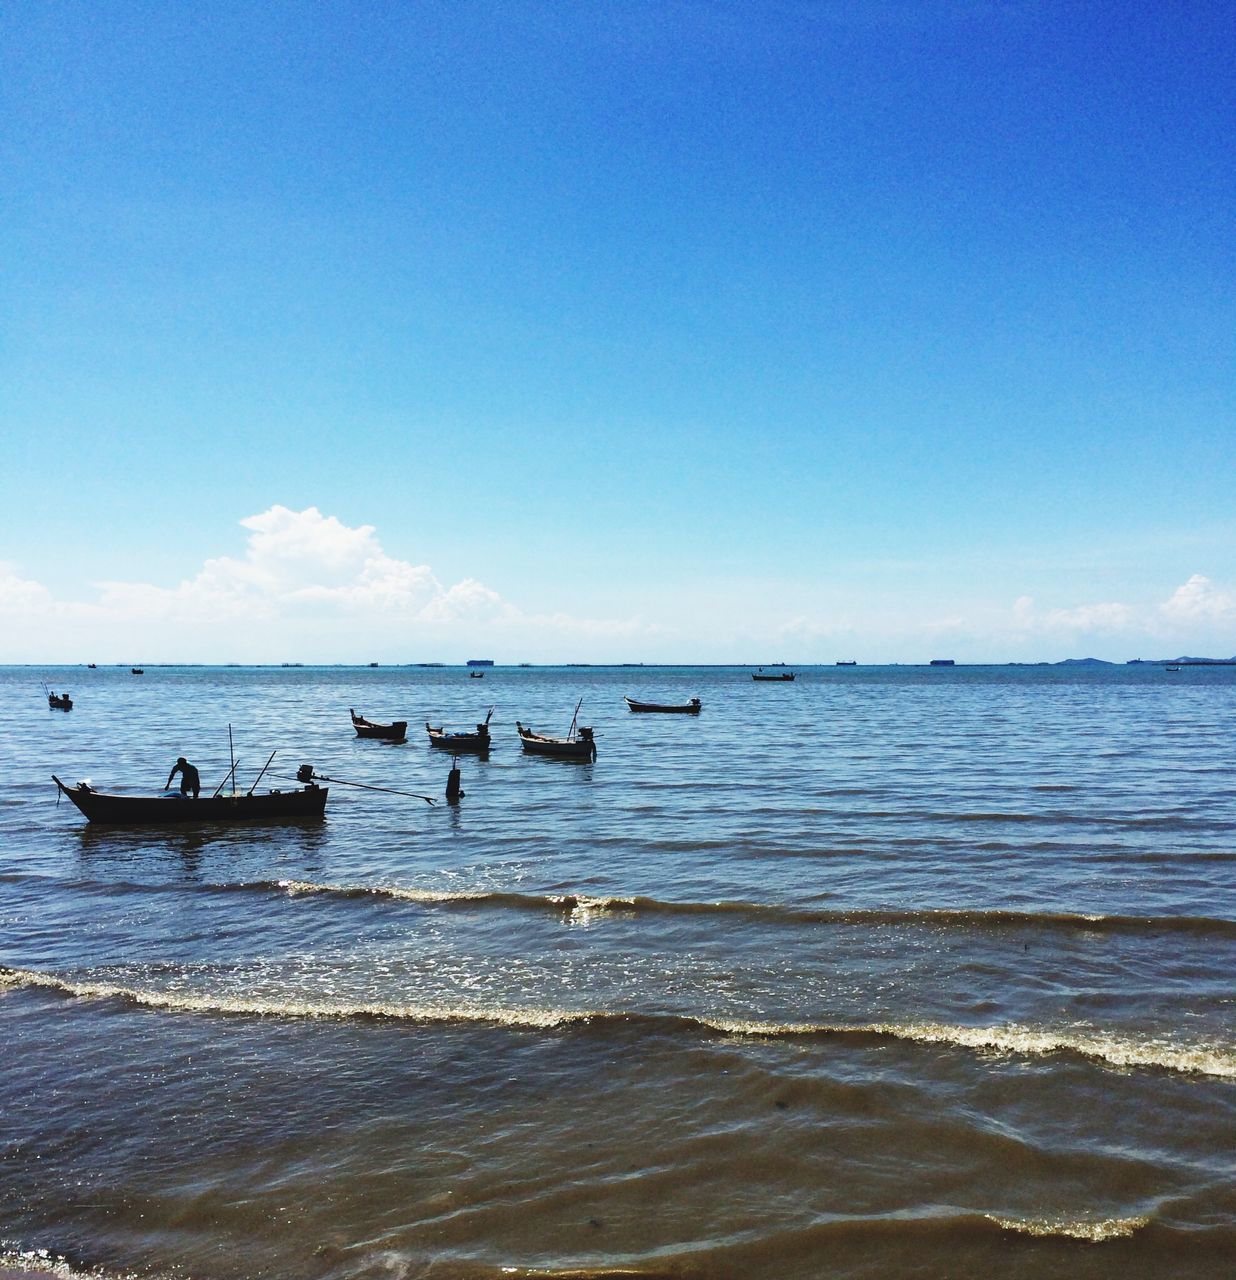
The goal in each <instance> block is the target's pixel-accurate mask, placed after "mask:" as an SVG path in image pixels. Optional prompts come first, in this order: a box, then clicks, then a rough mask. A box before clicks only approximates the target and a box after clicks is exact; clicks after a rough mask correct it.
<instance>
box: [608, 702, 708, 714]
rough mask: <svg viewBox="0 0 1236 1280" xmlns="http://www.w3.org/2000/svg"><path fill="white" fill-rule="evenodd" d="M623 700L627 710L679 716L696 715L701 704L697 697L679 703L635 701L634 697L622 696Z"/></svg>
mask: <svg viewBox="0 0 1236 1280" xmlns="http://www.w3.org/2000/svg"><path fill="white" fill-rule="evenodd" d="M623 702H625V703H626V704H627V709H628V710H629V711H659V712H662V713H665V714H667V715H679V716H697V715H699V713H700V707H701V706H702V705H703V704H702V703H701V702H700V700H699V699H698V698H692V699H691V701H690V702H680V703H667V702H636V701H635V699H634V698H623Z"/></svg>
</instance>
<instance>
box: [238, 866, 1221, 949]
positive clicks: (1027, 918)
mask: <svg viewBox="0 0 1236 1280" xmlns="http://www.w3.org/2000/svg"><path fill="white" fill-rule="evenodd" d="M221 887H223V886H221ZM227 887H229V888H230V887H232V886H227ZM235 887H236V888H240V889H248V890H264V891H274V892H281V893H286V894H289V895H291V896H308V895H321V896H324V897H333V898H342V899H389V900H392V901H401V902H411V903H417V904H419V905H422V906H431V907H433V906H440V907H480V908H508V909H515V910H523V911H543V912H551V913H554V914H557V915H567V916H571V915H588V916H604V915H681V916H693V915H705V916H740V917H746V918H748V919H751V920H755V921H762V922H769V923H778V922H781V923H786V924H834V925H867V926H881V925H893V926H897V925H900V926H917V927H926V928H953V929H1033V928H1063V929H1081V930H1085V931H1087V932H1092V933H1167V932H1170V933H1197V934H1215V935H1219V936H1223V937H1232V938H1236V920H1226V919H1222V918H1220V917H1213V916H1130V915H1107V914H1104V913H1101V912H1096V913H1090V912H1075V911H1047V912H1040V911H1017V910H1012V909H1006V908H993V909H991V910H975V909H966V908H958V909H953V908H940V909H930V908H929V909H924V910H915V911H907V910H903V909H897V908H884V907H853V908H847V907H837V908H820V907H796V906H793V905H780V904H776V903H762V902H746V901H741V900H731V901H719V902H667V901H663V900H661V899H659V898H652V897H647V896H644V895H641V894H633V895H630V896H622V895H606V894H595V895H591V894H583V893H561V894H533V893H516V892H508V891H502V890H486V889H457V890H451V889H410V888H400V887H397V886H390V885H373V886H365V885H333V884H318V883H315V882H313V881H308V880H259V881H253V882H250V883H248V884H244V885H238V886H235Z"/></svg>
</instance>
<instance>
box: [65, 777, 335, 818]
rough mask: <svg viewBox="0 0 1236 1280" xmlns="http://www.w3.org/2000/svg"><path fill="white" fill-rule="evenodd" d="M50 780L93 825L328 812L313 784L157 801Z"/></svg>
mask: <svg viewBox="0 0 1236 1280" xmlns="http://www.w3.org/2000/svg"><path fill="white" fill-rule="evenodd" d="M52 781H53V782H54V783H55V784H56V786H57V787H59V789H60V791H61V793H62V794H63V795H66V796H68V798H69V799H70V800H72V801H73V803H74V804H75V805H76V806H77V807H78V809H79V810H81V812H82V813H83V814H84V815H85V817H86V820H87V821H89V822H99V823H110V824H111V825H113V826H123V827H155V826H163V825H165V824H170V823H177V824H179V823H185V822H199V823H237V822H289V821H293V820H295V819H298V818H320V817H322V815H323V813H324V811H325V809H326V795H327V788H326V787H319V786H317V785H316V784H315V783H313V782H310V783H309V784H308V785H307V786H305V787H303V788H298V789H296V790H293V791H265V792H261V793H258V792H239V793H237V794H236V795H218V796H199V797H198V798H197V799H196V800H195V799H193V798H192V797H190V796H184V795H181V794H180V792H178V791H175V792H169V793H168V794H166V795H158V796H126V795H116V794H114V793H111V792H107V791H96V790H95V789H94V788H93V787H92V786H91V785H90V784H89V783H87V782H79V783H78V784H77V786H75V787H69V786H65V784H64V783H63V782H61V781H60V779H59V778H57V777H56V775H55V774H52Z"/></svg>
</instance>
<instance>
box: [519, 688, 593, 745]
mask: <svg viewBox="0 0 1236 1280" xmlns="http://www.w3.org/2000/svg"><path fill="white" fill-rule="evenodd" d="M583 705H584V700H583V698H580V700H579V701H578V702H577V703H576V704H575V714H574V715H573V716H572V717H571V727H570V728H569V729H568V730H567V736H566V737H565V738H550V737H547V736H546V735H545V734H543V733H533V732H532V730H531V729H525V728H524V726H523V725H522V724H520V723H519V721H518V720H516V721H515V728H516V729H517V730H518V731H519V740H520V742H522V743H523V746H524V750H525V751H526V752H527V753H528V754H529V755H534V756H553V757H554V758H555V759H558V760H595V759H596V758H597V744H596V742H595V741H594V740H593V737H592V730H591V729H590V728H588V727H587V726H585V725H582V724H578V721H579V709H580V707H582V706H583ZM577 726H578V727H577Z"/></svg>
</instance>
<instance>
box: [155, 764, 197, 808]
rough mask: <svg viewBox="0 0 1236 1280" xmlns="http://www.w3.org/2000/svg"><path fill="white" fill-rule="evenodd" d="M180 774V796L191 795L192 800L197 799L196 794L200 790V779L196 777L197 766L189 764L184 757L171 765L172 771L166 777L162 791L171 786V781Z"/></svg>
mask: <svg viewBox="0 0 1236 1280" xmlns="http://www.w3.org/2000/svg"><path fill="white" fill-rule="evenodd" d="M177 774H180V794H181V795H182V796H187V795H188V794H189V793H190V792H192V793H193V798H194V800H196V799H197V796H198V792H199V791H201V789H202V779H201V778H200V777H199V776H198V772H197V766H196V765H192V764H190V763H189V762H188V761H187V760H186V759H185V758H184V756H179V757H178V758H177V760H176V763H175V764H174V765H172V771H171V773H169V774H168V775H167V783H166V786H165V787H164V790H166V789H167V787H170V786H171V785H172V779H173V778H174V777H175V776H176V775H177Z"/></svg>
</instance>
